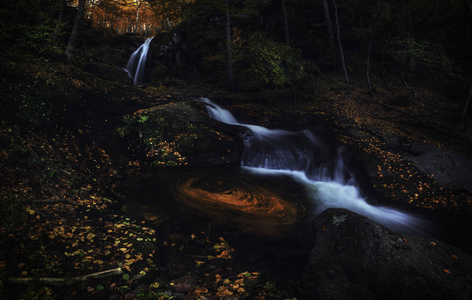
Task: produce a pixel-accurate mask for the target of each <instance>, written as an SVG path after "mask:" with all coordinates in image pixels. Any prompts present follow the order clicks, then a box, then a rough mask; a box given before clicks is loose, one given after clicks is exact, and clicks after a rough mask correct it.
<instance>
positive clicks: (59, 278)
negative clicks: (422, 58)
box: [0, 58, 472, 299]
mask: <svg viewBox="0 0 472 300" xmlns="http://www.w3.org/2000/svg"><path fill="white" fill-rule="evenodd" d="M2 67H3V69H4V70H5V73H4V74H6V75H3V82H5V83H6V84H5V85H4V86H3V87H2V89H3V90H2V92H4V94H5V95H8V96H9V97H10V100H12V99H13V100H15V99H16V102H15V101H12V103H10V104H11V105H13V106H12V107H11V108H10V110H9V112H12V111H16V112H17V113H16V114H10V115H4V116H3V120H2V126H1V145H2V148H1V150H0V151H1V152H0V153H1V161H2V164H1V165H2V178H3V180H2V185H1V195H2V206H3V212H2V217H3V218H2V219H3V223H2V227H1V229H0V235H1V239H2V241H5V243H4V245H6V246H4V247H2V249H0V270H1V281H2V293H3V295H5V296H6V297H15V298H18V297H20V298H21V297H23V298H35V297H37V298H40V297H45V298H49V299H54V298H56V299H62V298H70V299H74V298H75V299H81V298H85V297H87V298H92V299H103V298H111V299H120V298H123V299H132V298H140V297H141V298H146V297H148V298H149V297H151V298H152V297H153V298H158V299H166V298H170V297H173V299H195V298H198V297H200V298H201V299H204V298H207V299H212V298H213V299H220V298H224V299H236V298H252V299H277V298H280V299H286V298H294V297H297V298H299V299H303V296H304V295H305V294H304V287H303V286H301V285H300V283H299V282H298V276H297V275H293V274H291V275H292V276H293V277H292V281H290V280H288V279H287V278H283V277H279V276H277V275H274V274H271V273H270V272H265V271H263V270H261V269H258V267H257V263H255V262H257V258H258V257H260V256H261V255H264V253H262V254H261V253H257V254H254V257H252V258H251V259H252V261H253V263H242V262H241V260H240V259H238V258H237V255H238V253H235V251H234V248H233V246H232V245H231V243H229V242H228V238H227V237H226V236H225V232H224V231H221V230H218V229H217V228H215V227H211V226H210V225H209V226H207V227H206V228H205V229H204V230H198V231H195V232H188V231H185V230H182V228H179V227H178V224H177V225H176V226H175V227H168V228H162V229H161V230H157V229H156V225H155V221H157V223H159V220H145V219H140V218H134V217H130V216H128V215H126V214H125V213H124V212H123V211H122V210H121V208H122V203H120V201H119V199H118V197H116V194H115V187H116V184H117V183H119V182H120V181H122V180H123V176H128V177H133V176H136V175H137V174H138V173H139V172H141V171H142V170H141V168H142V166H138V165H137V164H136V162H137V160H134V159H131V158H130V159H127V160H124V161H117V160H116V159H115V155H114V154H113V153H111V152H112V150H111V149H113V145H114V144H112V142H113V140H114V139H113V138H112V139H110V136H109V135H106V134H104V133H109V132H112V131H115V134H116V135H119V134H118V133H117V132H116V128H115V126H116V125H117V123H116V121H117V120H120V119H121V118H122V117H123V116H125V115H128V114H133V113H134V112H136V111H139V110H142V109H147V108H152V107H161V106H164V105H169V104H173V103H176V102H182V101H184V102H185V101H187V102H190V101H191V99H192V97H193V96H207V97H210V98H212V99H215V100H216V101H219V102H220V104H223V105H225V106H226V107H229V108H231V110H232V111H234V112H235V114H236V115H237V116H238V119H240V120H242V121H244V122H248V123H253V124H258V125H264V126H268V127H271V128H283V129H290V130H298V129H309V130H317V131H319V130H325V129H326V132H329V134H328V133H327V134H326V135H329V136H331V137H330V139H332V141H331V142H332V143H336V144H337V145H340V146H341V145H344V146H345V147H346V148H347V149H348V153H350V154H349V156H350V161H351V163H352V164H353V166H355V167H356V169H359V174H358V176H359V178H362V180H361V181H362V185H363V191H364V192H365V194H366V196H367V197H368V199H369V201H370V202H371V203H374V204H384V205H389V206H393V207H396V208H407V209H410V210H412V211H415V212H418V213H421V214H423V215H429V216H431V217H432V218H433V219H434V218H443V219H444V222H445V223H446V222H451V220H452V221H453V222H455V221H457V220H459V221H461V220H466V219H467V218H468V217H470V212H471V206H472V200H471V198H470V194H469V193H466V192H464V191H462V190H451V189H446V188H444V187H443V186H441V185H440V184H439V183H437V182H435V179H434V176H431V174H425V173H422V172H419V171H418V168H416V167H415V166H413V165H412V164H411V163H409V162H407V161H406V160H404V157H405V156H406V155H412V152H411V145H412V144H420V143H426V144H430V145H435V146H438V147H439V148H440V149H444V150H447V151H453V152H454V153H458V154H462V155H464V156H467V155H468V153H469V154H470V152H468V147H469V145H470V135H469V134H468V133H467V132H466V133H462V132H460V131H459V130H458V129H457V128H455V127H454V123H453V122H451V123H448V122H445V123H444V122H443V121H444V120H447V118H444V115H443V114H444V113H445V112H446V110H444V111H443V110H441V107H440V106H435V108H434V110H433V114H431V110H430V109H429V107H428V103H427V102H425V101H426V100H425V99H428V97H429V96H430V94H429V91H427V90H423V94H421V93H420V90H421V89H423V88H422V87H421V85H419V84H418V86H417V87H414V86H413V90H410V89H408V88H406V87H402V86H404V83H403V82H401V81H399V80H398V78H396V79H392V81H391V82H390V83H389V85H390V87H391V88H393V89H395V90H393V91H388V90H381V89H379V90H378V92H377V96H376V97H372V96H370V95H368V94H366V93H365V91H364V89H363V88H362V87H361V84H360V83H359V84H356V83H353V84H350V85H346V84H343V83H341V82H340V80H339V78H337V77H336V76H334V77H332V78H325V79H324V80H320V85H322V86H323V87H322V89H321V91H320V94H319V95H317V96H316V97H313V98H311V99H306V98H305V99H298V100H293V99H292V98H289V97H287V94H285V93H284V92H283V91H279V92H277V91H265V92H264V91H262V92H261V91H260V92H247V91H246V92H237V91H232V92H227V91H224V90H221V89H218V88H217V87H215V86H212V85H209V84H195V83H191V84H188V85H184V86H182V87H179V88H169V87H159V88H156V87H153V86H141V87H138V88H136V87H134V86H132V85H130V84H129V83H127V81H126V80H127V78H126V74H122V75H123V77H121V73H119V72H116V73H114V72H112V73H113V74H114V76H115V77H113V78H112V77H109V76H108V75H110V73H109V72H111V71H110V70H112V71H113V70H114V69H113V67H112V66H106V68H105V67H104V68H105V69H106V70H108V71H107V72H105V73H103V69H102V70H101V71H100V73H101V74H107V76H98V75H100V74H98V73H94V72H92V73H90V72H85V71H83V70H82V69H80V68H76V67H68V66H66V65H63V64H59V63H56V62H47V61H41V60H40V61H36V60H35V59H32V60H28V59H26V60H12V59H11V58H3V59H2ZM59 70H60V71H59ZM108 77H109V78H108ZM9 78H16V79H15V80H10V79H9ZM107 78H108V79H107ZM110 78H112V80H110ZM120 80H122V81H120ZM35 82H36V83H35ZM38 82H39V83H41V84H42V85H41V86H40V85H39V84H38ZM359 82H360V81H359ZM394 82H396V84H394ZM35 84H36V85H35ZM378 84H379V85H380V83H378ZM20 85H21V87H20ZM410 85H412V83H410ZM12 91H13V92H12ZM48 93H49V94H48ZM264 93H267V94H265V95H264ZM400 94H407V96H408V95H409V96H408V97H407V98H406V99H405V98H402V99H403V101H406V102H401V101H400V100H402V99H398V97H397V95H400ZM47 95H54V96H58V97H59V96H60V97H63V98H60V97H59V98H60V99H62V101H63V102H60V103H59V104H60V105H59V106H58V107H61V109H63V111H62V112H58V111H55V110H49V109H45V108H48V107H50V105H52V103H53V102H51V101H53V100H54V101H55V100H57V98H55V97H48V96H47ZM284 95H285V96H284ZM415 95H420V96H417V97H415ZM37 99H45V101H44V102H45V104H44V105H41V104H38V103H37ZM287 99H291V100H287ZM395 99H396V100H395ZM66 100H67V101H66ZM69 100H70V101H69ZM33 104H38V106H31V105H33ZM399 104H401V105H399ZM405 104H408V105H406V106H405ZM269 105H270V107H271V109H267V107H268V106H269ZM445 105H446V104H445ZM51 107H52V106H51ZM54 107H56V106H54ZM16 108H18V109H17V110H15V109H16ZM64 112H65V113H64ZM43 114H44V115H47V116H48V118H44V117H45V116H44V115H43ZM58 116H59V117H58ZM436 117H437V118H436ZM177 134H178V133H175V135H177ZM111 156H112V157H113V158H110V157H111ZM123 158H126V157H123ZM143 165H145V164H143ZM457 216H459V217H460V218H456V217H457ZM464 224H467V223H461V222H458V224H457V226H458V227H457V228H458V229H462V230H460V231H457V235H456V236H454V237H453V239H454V240H455V241H456V242H457V241H461V240H462V241H464V242H466V243H465V246H467V245H468V244H469V243H470V238H469V237H470V235H469V233H468V232H467V230H465V228H464ZM275 244H276V241H275V240H273V241H267V242H266V244H265V245H264V246H265V247H267V248H272V249H277V247H275V246H274V245H275ZM459 246H460V245H459ZM465 246H464V247H465ZM248 248H250V246H249V247H248ZM274 251H275V250H274ZM265 254H267V253H265ZM269 254H270V253H269ZM258 255H259V256H258ZM306 259H308V258H306ZM248 261H249V262H250V261H251V260H248ZM302 263H303V262H301V263H300V264H301V265H302ZM107 270H113V272H111V273H107V276H105V277H104V278H94V276H92V278H89V277H85V278H84V277H83V276H86V275H90V274H96V273H97V272H103V271H107ZM302 272H303V270H301V269H300V274H299V276H301V275H302V274H301V273H302ZM79 277H82V278H79ZM84 279H85V280H84ZM52 282H54V283H52Z"/></svg>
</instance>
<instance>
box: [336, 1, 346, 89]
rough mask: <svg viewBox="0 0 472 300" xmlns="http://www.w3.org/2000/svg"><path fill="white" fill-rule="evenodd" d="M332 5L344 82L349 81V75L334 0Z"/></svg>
mask: <svg viewBox="0 0 472 300" xmlns="http://www.w3.org/2000/svg"><path fill="white" fill-rule="evenodd" d="M333 6H334V19H335V20H336V33H337V35H338V45H339V52H340V53H341V62H342V64H343V71H344V78H345V79H346V82H347V83H349V76H348V75H347V70H346V62H345V60H344V51H343V45H342V43H341V34H340V32H339V20H338V7H337V6H336V0H333Z"/></svg>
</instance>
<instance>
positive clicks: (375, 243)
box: [303, 209, 472, 299]
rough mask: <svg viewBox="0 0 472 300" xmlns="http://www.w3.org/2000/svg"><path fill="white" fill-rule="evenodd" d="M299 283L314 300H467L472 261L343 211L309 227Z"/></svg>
mask: <svg viewBox="0 0 472 300" xmlns="http://www.w3.org/2000/svg"><path fill="white" fill-rule="evenodd" d="M314 227H315V230H316V244H315V247H314V248H313V250H312V252H311V255H310V261H309V263H308V265H307V267H306V270H305V273H304V276H303V280H304V283H305V285H306V286H307V288H308V290H309V294H310V296H311V297H312V298H313V299H469V297H470V295H471V291H472V275H471V274H472V257H470V256H469V255H468V254H466V253H464V252H462V251H461V250H460V249H457V248H454V247H452V246H449V245H447V244H444V243H442V242H439V241H436V240H432V239H428V238H419V237H414V236H409V235H404V234H400V233H397V232H394V231H391V230H389V229H386V228H384V227H382V226H380V225H378V224H376V223H375V222H373V221H372V220H370V219H368V218H365V217H363V216H360V215H358V214H355V213H353V212H350V211H348V210H344V209H328V210H326V211H325V212H323V213H322V214H321V215H319V216H318V217H317V218H316V219H315V221H314Z"/></svg>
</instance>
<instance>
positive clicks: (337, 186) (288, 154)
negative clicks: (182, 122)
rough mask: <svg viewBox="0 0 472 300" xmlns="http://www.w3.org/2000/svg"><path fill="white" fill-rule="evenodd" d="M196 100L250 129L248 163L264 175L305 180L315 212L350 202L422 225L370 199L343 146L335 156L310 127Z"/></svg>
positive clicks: (370, 213)
mask: <svg viewBox="0 0 472 300" xmlns="http://www.w3.org/2000/svg"><path fill="white" fill-rule="evenodd" d="M197 101H199V102H202V103H204V104H205V105H206V109H207V111H208V113H209V115H210V117H211V118H213V119H215V120H218V121H220V122H223V123H227V124H231V125H237V126H243V127H245V128H247V129H248V132H247V133H245V134H244V136H243V141H244V152H243V157H242V161H241V165H242V167H243V168H245V169H247V170H249V171H250V172H253V173H257V174H261V175H264V174H267V175H278V174H280V175H288V176H290V177H292V178H293V179H295V180H296V181H297V182H300V183H301V184H302V185H303V186H304V187H305V192H306V194H307V196H308V197H309V198H310V199H313V201H314V202H315V204H316V212H315V213H316V214H319V213H321V212H322V211H324V210H325V209H327V208H345V209H348V210H351V211H353V212H356V213H358V214H361V215H364V216H366V217H368V218H370V219H372V220H374V221H376V222H378V223H380V224H382V225H384V226H386V227H389V228H391V229H395V230H401V231H420V230H421V229H420V228H419V227H420V225H421V223H422V222H421V220H419V219H417V218H415V217H413V216H410V215H408V214H406V213H403V212H400V211H397V210H394V209H391V208H387V207H379V206H373V205H370V204H369V203H367V202H366V200H365V199H364V198H363V197H362V196H361V194H360V192H359V189H358V187H357V184H356V181H355V178H354V176H353V175H352V173H351V172H350V171H349V170H347V169H346V167H345V165H344V159H343V155H342V148H340V149H338V151H336V155H335V157H332V156H333V155H332V154H331V155H329V154H330V153H329V152H330V151H329V149H328V147H327V145H325V143H324V142H323V141H321V140H320V139H319V138H317V137H315V136H314V135H313V134H312V133H311V132H309V131H308V130H304V131H300V132H291V131H286V130H281V129H268V128H265V127H262V126H257V125H249V124H242V123H239V122H238V121H237V120H236V118H235V117H234V116H233V115H232V114H231V113H230V112H229V111H228V110H226V109H223V108H221V107H220V106H218V105H217V104H215V103H213V102H212V101H210V100H209V99H207V98H200V99H198V100H197Z"/></svg>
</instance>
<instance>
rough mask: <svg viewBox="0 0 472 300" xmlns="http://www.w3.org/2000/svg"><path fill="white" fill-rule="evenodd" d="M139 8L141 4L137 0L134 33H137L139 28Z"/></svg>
mask: <svg viewBox="0 0 472 300" xmlns="http://www.w3.org/2000/svg"><path fill="white" fill-rule="evenodd" d="M140 6H141V2H139V0H138V1H137V2H136V27H135V28H134V32H135V33H136V32H138V28H139V27H138V26H139V7H140Z"/></svg>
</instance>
